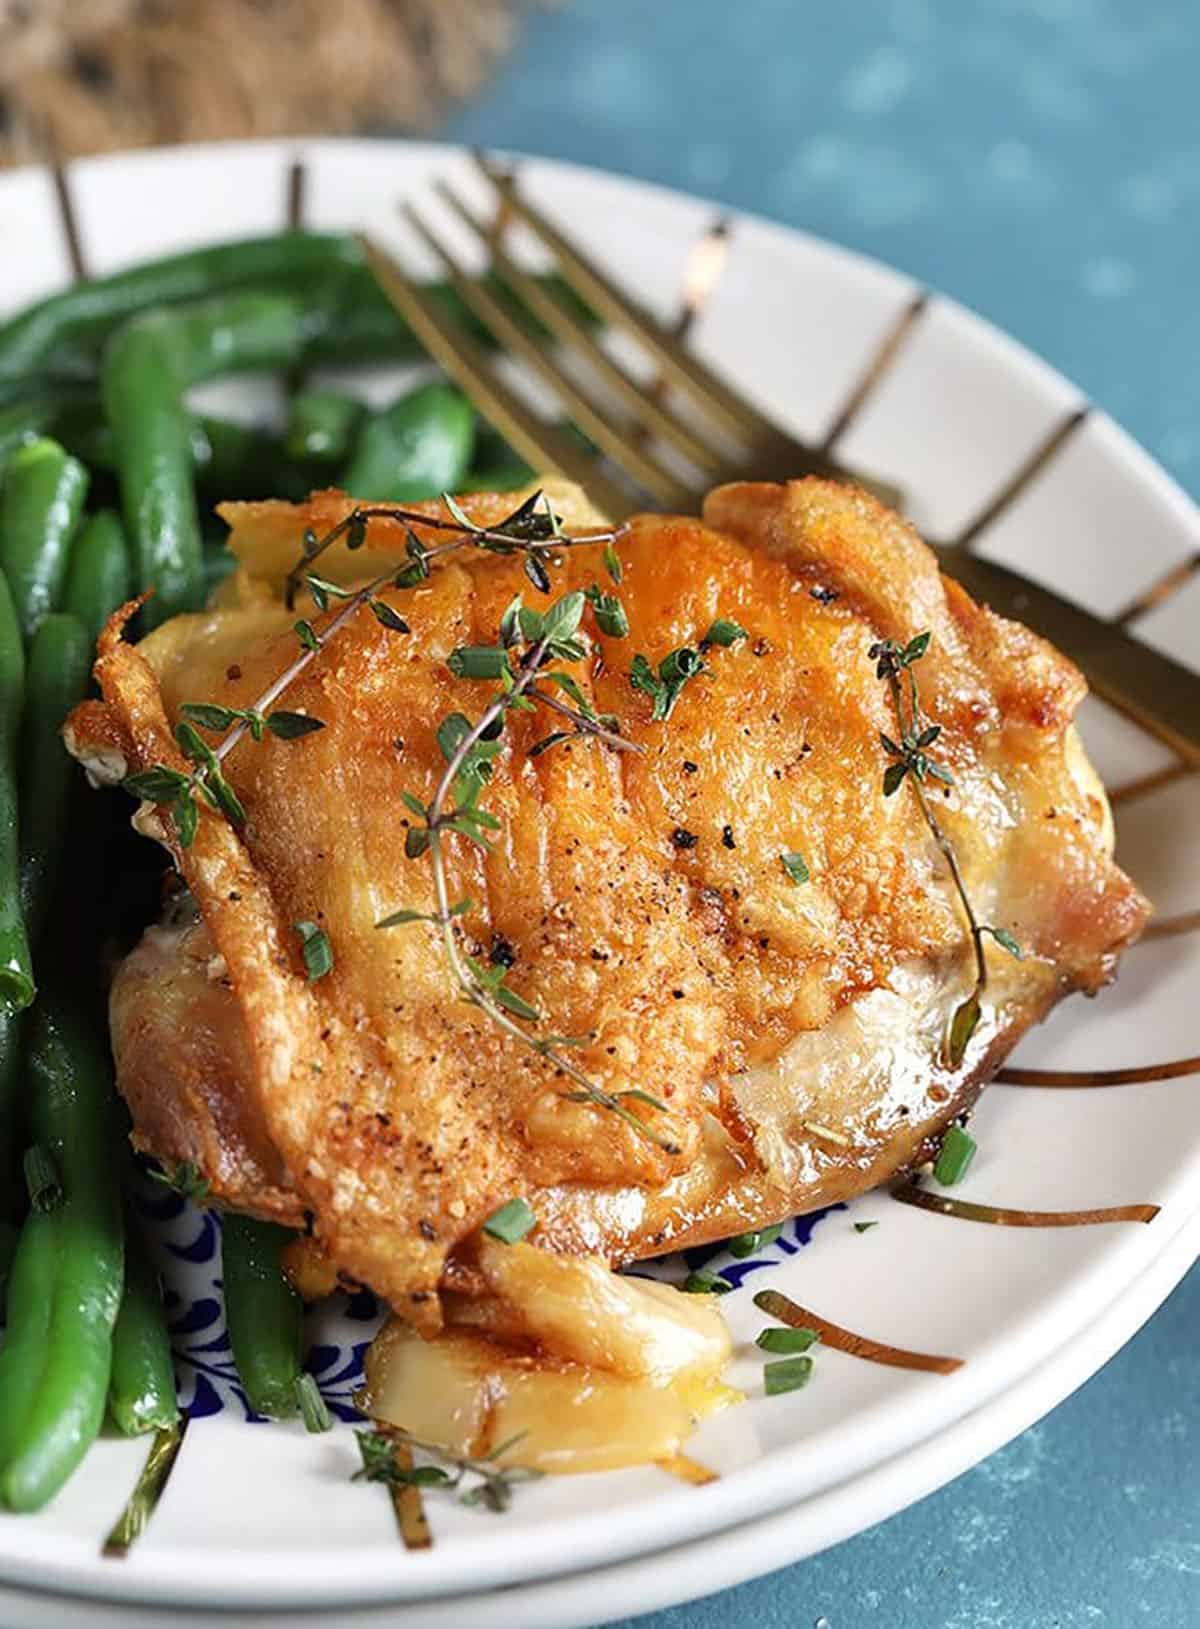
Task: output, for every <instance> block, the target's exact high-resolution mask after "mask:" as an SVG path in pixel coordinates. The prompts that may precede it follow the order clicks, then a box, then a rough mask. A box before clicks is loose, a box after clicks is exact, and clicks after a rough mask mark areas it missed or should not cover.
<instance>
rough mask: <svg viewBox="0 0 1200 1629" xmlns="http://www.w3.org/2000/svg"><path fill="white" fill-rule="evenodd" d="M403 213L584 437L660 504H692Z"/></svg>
mask: <svg viewBox="0 0 1200 1629" xmlns="http://www.w3.org/2000/svg"><path fill="white" fill-rule="evenodd" d="M402 207H403V213H404V216H405V218H406V219H407V220H408V222H409V223H410V225H411V226H413V228H414V229H415V230H416V231H417V232H418V233H419V234H420V236H421V237H422V239H423V240H424V241H425V243H426V244H428V246H429V247H430V248H431V249H432V250H433V252H434V253H435V254H436V255H437V256H438V257H439V258H440V260H441V261H442V263H443V265H444V266H445V268H446V271H447V273H448V275H449V277H450V280H451V282H452V283H453V285H454V289H455V292H456V293H458V294H459V295H460V296H461V297H462V299H463V300H464V301H465V302H466V304H467V305H468V306H469V307H470V309H471V310H472V311H474V313H475V315H476V316H477V317H478V318H479V319H480V321H481V322H483V323H484V324H485V325H486V326H487V327H488V328H489V329H490V330H491V331H492V333H493V334H494V335H495V336H496V338H497V339H498V340H499V341H500V342H501V343H502V344H503V345H504V346H505V347H506V349H507V350H508V351H509V352H510V353H511V354H512V355H514V356H517V357H519V358H520V359H521V361H523V362H525V363H526V364H527V365H528V366H529V367H531V368H532V369H533V370H534V372H535V373H536V374H537V375H538V376H539V378H540V379H541V380H542V381H543V383H545V384H546V385H548V386H549V387H550V389H551V390H553V391H554V392H555V393H556V394H557V395H558V397H559V398H560V400H561V401H562V404H563V406H564V407H565V408H566V410H567V412H568V413H569V414H570V416H571V418H572V419H574V420H575V422H576V423H577V424H578V425H579V428H580V429H581V430H582V431H583V432H584V434H585V435H587V436H590V437H591V439H592V440H593V441H594V442H595V443H596V445H597V446H598V447H600V448H602V449H603V451H604V452H606V453H607V454H608V456H609V457H610V458H611V459H612V460H613V462H614V463H615V464H616V465H617V467H618V468H619V469H622V470H624V472H625V474H626V475H628V476H630V478H631V479H632V480H634V481H636V482H638V484H639V485H640V486H642V487H644V488H645V490H646V491H647V492H648V493H650V494H651V495H652V496H653V497H655V498H657V499H658V500H659V502H660V503H665V504H668V505H675V506H679V505H682V504H685V503H687V502H689V501H690V499H691V497H692V494H691V493H690V492H689V490H688V488H687V487H686V486H684V485H683V484H682V483H681V482H679V481H677V480H676V479H675V477H674V476H673V475H671V474H670V473H669V472H668V471H667V470H665V469H663V468H662V467H661V465H659V464H656V463H655V461H654V460H653V459H652V458H650V457H649V456H648V455H647V454H646V453H644V452H643V451H642V450H641V448H640V447H639V446H638V445H637V444H636V442H634V441H633V440H632V439H631V438H630V437H629V436H627V435H625V434H624V433H623V432H622V431H621V430H619V429H618V428H616V427H615V426H614V425H612V424H610V423H609V422H608V421H607V420H606V419H605V417H604V415H603V414H602V413H600V412H599V411H598V410H597V409H596V408H595V407H594V406H593V405H592V404H591V402H589V401H588V399H587V397H586V396H585V395H584V394H583V393H582V391H580V390H579V388H578V387H577V386H576V385H575V384H573V383H572V381H571V380H570V379H568V378H567V377H566V376H565V375H564V374H563V373H562V372H561V371H560V370H559V368H558V367H557V366H556V364H555V363H554V361H553V360H552V358H551V357H550V355H549V353H548V352H547V351H546V350H544V349H543V347H542V345H541V344H540V343H539V342H538V341H537V340H536V339H535V338H534V337H533V336H532V335H531V334H530V333H529V332H528V331H527V330H526V329H525V328H523V327H522V326H521V324H520V323H519V322H518V321H517V320H516V319H515V318H514V317H513V316H512V314H511V313H510V312H509V311H508V310H506V308H505V307H504V306H503V305H502V304H501V302H500V301H499V300H498V299H497V298H496V296H495V295H494V294H493V293H492V291H491V290H490V289H489V288H487V287H486V286H485V285H484V284H483V283H481V282H478V281H477V280H476V279H475V278H472V277H468V276H467V275H466V274H465V272H464V271H463V269H462V267H461V266H460V265H459V264H458V262H457V261H456V260H455V258H454V256H453V255H452V254H451V252H450V251H449V249H447V248H446V245H445V244H444V243H443V242H442V241H441V239H440V238H439V237H438V236H437V234H436V233H435V232H434V231H433V229H432V228H431V227H430V226H429V224H428V223H427V222H426V221H425V220H424V219H423V218H422V216H421V213H420V211H419V210H418V209H417V208H416V207H415V206H414V205H413V204H411V203H406V204H404V205H403V206H402Z"/></svg>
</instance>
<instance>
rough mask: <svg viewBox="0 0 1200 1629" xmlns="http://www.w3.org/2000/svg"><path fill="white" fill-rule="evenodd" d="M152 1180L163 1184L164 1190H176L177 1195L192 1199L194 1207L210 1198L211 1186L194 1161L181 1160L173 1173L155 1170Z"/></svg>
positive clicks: (151, 1175)
mask: <svg viewBox="0 0 1200 1629" xmlns="http://www.w3.org/2000/svg"><path fill="white" fill-rule="evenodd" d="M150 1179H151V1181H152V1182H161V1183H162V1185H163V1187H164V1188H174V1190H175V1192H176V1193H177V1194H182V1195H183V1197H184V1198H185V1199H190V1200H191V1202H192V1204H193V1205H202V1204H203V1203H204V1201H205V1200H206V1199H207V1198H208V1193H209V1187H210V1184H209V1183H208V1181H207V1180H206V1179H205V1178H204V1177H202V1176H201V1175H200V1167H199V1166H198V1165H197V1164H195V1162H194V1161H192V1160H180V1162H179V1164H178V1165H177V1166H176V1167H175V1169H174V1170H173V1171H164V1170H162V1169H161V1168H157V1169H153V1170H151V1172H150Z"/></svg>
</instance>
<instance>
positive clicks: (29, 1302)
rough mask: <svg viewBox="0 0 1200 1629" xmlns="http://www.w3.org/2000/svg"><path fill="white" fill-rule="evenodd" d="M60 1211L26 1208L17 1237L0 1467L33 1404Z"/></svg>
mask: <svg viewBox="0 0 1200 1629" xmlns="http://www.w3.org/2000/svg"><path fill="white" fill-rule="evenodd" d="M61 1223H62V1214H61V1212H60V1211H52V1212H51V1213H50V1214H49V1215H47V1214H44V1213H43V1212H41V1211H36V1210H33V1211H30V1212H29V1215H28V1216H27V1217H26V1219H25V1224H24V1226H23V1227H22V1228H21V1231H20V1234H19V1235H18V1238H17V1246H16V1249H15V1251H14V1252H13V1259H12V1266H11V1267H10V1268H9V1272H8V1293H7V1295H6V1297H5V1316H6V1321H7V1328H6V1329H5V1332H4V1345H3V1346H0V1386H2V1388H3V1389H2V1390H0V1471H2V1470H3V1469H4V1468H5V1467H7V1465H8V1462H9V1460H10V1459H11V1458H12V1456H13V1453H14V1452H15V1451H16V1448H17V1444H18V1442H19V1440H20V1434H21V1430H22V1427H23V1426H24V1423H25V1420H26V1419H27V1418H28V1415H29V1412H30V1410H31V1409H32V1407H33V1405H34V1401H35V1399H36V1396H37V1391H38V1384H39V1381H40V1379H41V1375H42V1366H43V1364H44V1362H45V1358H46V1355H47V1354H46V1345H47V1342H48V1340H49V1338H50V1310H51V1290H52V1288H53V1286H54V1284H55V1282H56V1280H57V1277H58V1270H59V1263H60V1259H61V1254H62V1227H61Z"/></svg>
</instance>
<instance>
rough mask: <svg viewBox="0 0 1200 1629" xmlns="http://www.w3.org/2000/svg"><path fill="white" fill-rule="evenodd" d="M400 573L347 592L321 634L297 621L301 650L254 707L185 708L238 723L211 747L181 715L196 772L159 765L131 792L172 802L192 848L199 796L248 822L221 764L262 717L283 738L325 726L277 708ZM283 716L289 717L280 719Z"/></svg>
mask: <svg viewBox="0 0 1200 1629" xmlns="http://www.w3.org/2000/svg"><path fill="white" fill-rule="evenodd" d="M395 576H396V573H395V569H394V568H392V569H390V570H388V571H386V572H382V573H381V574H380V575H379V576H378V577H375V578H373V579H372V581H371V582H369V583H366V584H365V585H364V586H363V587H362V588H359V589H357V590H355V591H354V592H353V593H347V594H346V596H345V604H344V605H343V606H342V608H341V610H340V611H338V613H337V614H336V616H335V617H334V618H333V621H332V622H330V624H329V626H328V627H327V628H326V629H325V630H324V631H323V632H322V633H320V634H317V633H316V631H315V630H314V629H313V628H312V627H311V626H310V624H308V623H307V622H305V623H302V624H300V623H298V624H297V635H298V637H299V641H300V651H299V654H298V655H297V656H295V657H294V658H293V660H292V661H291V662H290V663H289V664H288V666H287V667H286V668H284V670H283V672H282V673H280V674H279V675H278V677H277V678H275V679H273V680H272V681H271V683H270V684H269V685H268V686H267V687H266V689H265V690H264V691H263V692H262V694H261V695H260V696H257V697H255V699H254V701H253V702H251V704H250V706H249V707H245V708H237V709H234V708H227V709H222V708H217V707H216V706H215V705H213V704H211V703H207V702H199V703H197V702H192V703H188V704H186V705H185V707H183V708H182V709H181V711H182V712H184V713H185V714H186V713H188V711H189V709H190V710H191V712H192V715H193V716H194V715H195V713H196V712H199V713H200V715H201V717H200V720H199V721H200V723H201V724H202V725H203V724H204V723H205V720H206V719H210V720H211V719H215V717H216V716H217V714H218V713H222V712H228V713H230V714H231V715H232V716H233V718H234V723H233V724H232V726H231V727H230V728H229V729H228V730H227V731H226V733H225V735H224V736H223V737H222V738H221V740H220V741H219V742H218V743H217V745H216V746H215V747H210V746H209V744H208V743H207V741H205V740H204V739H203V737H202V736H201V735H200V732H199V730H198V729H197V728H196V726H195V724H193V723H192V721H191V718H190V717H184V718H182V719H181V720H180V722H179V723H178V724H177V725H176V727H175V739H176V741H177V742H178V744H179V748H180V751H181V752H182V753H183V754H184V756H185V757H186V758H187V759H188V760H189V762H190V763H191V764H192V765H193V768H192V772H191V774H190V775H184V774H183V773H182V772H181V771H180V770H177V769H172V768H171V766H170V765H169V764H154V765H152V766H151V767H150V768H149V769H147V770H144V771H143V772H142V773H140V774H137V775H130V776H129V777H128V778H127V780H126V781H125V789H126V791H128V792H131V793H132V794H133V796H134V797H137V798H145V799H147V800H148V801H149V802H151V803H157V804H162V805H167V806H169V807H170V809H171V816H172V821H173V823H174V826H175V832H176V835H177V837H178V839H179V845H180V847H181V848H190V847H191V845H192V842H193V840H194V839H195V836H196V829H197V825H198V822H199V810H198V805H197V798H203V800H204V802H205V803H207V804H208V806H209V808H211V809H212V810H213V811H214V812H216V813H219V814H223V815H224V816H225V817H226V819H228V820H229V821H230V822H231V823H232V824H233V825H235V826H242V825H244V824H245V820H246V811H245V810H244V809H243V808H242V804H241V801H240V799H239V798H238V796H237V794H236V793H235V792H234V790H233V788H232V787H231V786H230V784H229V782H228V780H227V779H226V778H225V774H224V771H223V768H222V765H223V763H224V760H225V759H226V758H227V757H228V756H229V754H230V753H231V752H232V751H233V749H234V747H236V746H237V744H238V742H239V741H241V740H242V739H243V738H244V737H245V736H246V735H248V734H249V735H250V736H251V737H252V739H254V740H259V739H261V734H260V733H259V728H258V720H260V719H261V720H262V723H263V727H264V728H267V729H270V730H271V733H272V734H273V735H278V736H279V737H280V738H281V739H284V740H297V739H300V738H301V737H302V736H303V735H307V734H309V733H310V732H311V730H312V729H313V728H316V729H321V728H323V725H322V723H321V722H320V721H319V720H316V719H314V720H312V722H311V724H309V723H306V724H305V725H304V726H303V727H298V723H297V721H299V720H301V719H305V720H307V718H308V715H307V714H305V713H279V712H274V711H272V709H273V708H274V706H275V703H276V702H277V701H278V700H279V698H280V697H281V696H282V695H283V693H284V691H285V690H287V689H288V688H289V687H290V686H291V685H293V684H294V683H295V682H296V680H297V679H298V678H299V677H300V675H301V674H302V673H303V672H304V671H305V669H306V668H308V667H309V666H310V665H311V664H312V662H313V661H314V660H315V659H316V658H317V656H318V655H320V653H321V651H322V650H323V649H324V648H325V646H326V645H327V644H328V643H329V641H330V640H331V639H334V638H336V637H337V635H338V634H339V633H340V632H341V631H342V629H343V628H345V627H346V625H347V624H348V623H349V622H351V621H352V620H353V619H354V617H356V616H357V614H358V613H359V611H361V610H362V608H363V607H364V606H365V605H368V604H370V603H371V602H372V601H374V600H375V599H376V596H377V595H378V593H379V590H380V589H381V588H383V587H385V586H386V585H387V584H388V583H393V582H394V581H395ZM272 719H274V720H275V726H274V727H272V725H271V720H272ZM281 721H285V722H283V723H282V724H281Z"/></svg>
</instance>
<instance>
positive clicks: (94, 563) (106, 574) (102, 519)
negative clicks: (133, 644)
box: [62, 509, 132, 644]
mask: <svg viewBox="0 0 1200 1629" xmlns="http://www.w3.org/2000/svg"><path fill="white" fill-rule="evenodd" d="M131 592H132V585H131V583H130V580H129V545H128V543H127V542H126V541H125V531H124V528H123V527H122V525H121V520H120V516H119V515H117V514H116V513H115V512H114V511H113V510H111V509H101V510H99V511H98V512H97V513H96V514H94V515H91V516H89V517H88V519H87V520H85V521H84V523H83V526H82V527H81V528H80V531H79V535H78V536H77V537H76V539H75V544H74V547H73V548H72V550H71V563H70V565H69V566H68V568H67V586H66V587H65V588H64V589H63V598H62V603H63V610H64V611H66V612H67V613H68V615H70V616H73V617H78V618H79V620H80V622H82V623H83V625H84V627H85V628H86V629H87V631H88V636H89V638H90V639H91V641H92V643H93V644H95V642H96V640H97V639H98V638H99V636H100V630H101V628H103V626H104V624H105V623H106V622H107V621H108V619H109V617H110V616H112V614H113V612H114V611H115V610H116V609H117V607H118V606H120V605H124V603H125V601H126V600H127V599H128V598H129V596H130V593H131Z"/></svg>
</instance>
